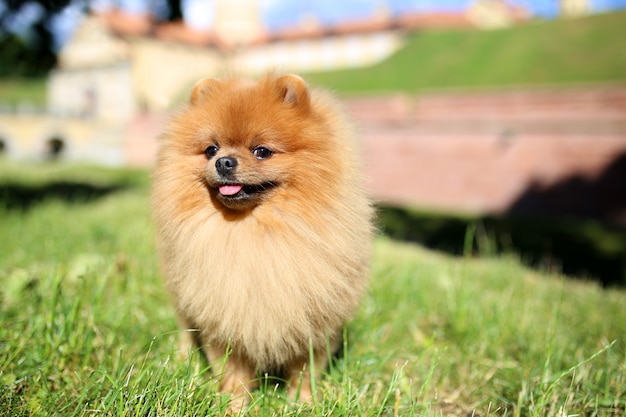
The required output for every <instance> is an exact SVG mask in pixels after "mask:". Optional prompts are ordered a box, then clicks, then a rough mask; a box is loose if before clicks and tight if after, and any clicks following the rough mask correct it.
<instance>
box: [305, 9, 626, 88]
mask: <svg viewBox="0 0 626 417" xmlns="http://www.w3.org/2000/svg"><path fill="white" fill-rule="evenodd" d="M624 27H626V12H623V11H622V12H615V13H609V14H603V15H595V16H590V17H585V18H578V19H559V20H554V21H546V22H542V21H532V22H530V23H525V24H522V25H519V26H514V27H511V28H505V29H499V30H486V31H479V30H439V31H420V32H417V33H415V34H412V35H410V36H409V37H408V38H407V44H406V46H405V47H404V48H402V49H401V50H400V51H398V52H397V53H396V54H395V55H394V56H392V57H391V58H390V59H388V60H386V61H383V62H381V63H379V64H377V65H374V66H372V67H368V68H359V69H352V70H343V71H334V72H327V73H318V74H310V75H309V76H308V77H307V78H308V79H310V80H311V81H312V82H313V83H314V84H319V85H323V86H326V87H330V88H333V89H336V90H338V91H340V92H350V93H360V92H364V91H369V92H372V91H377V92H381V91H382V92H385V91H425V90H431V89H445V88H467V87H502V86H533V85H551V86H554V85H568V84H576V83H598V82H624V81H626V54H623V53H620V52H619V51H620V50H621V46H620V39H621V38H622V37H623V36H622V35H623V28H624Z"/></svg>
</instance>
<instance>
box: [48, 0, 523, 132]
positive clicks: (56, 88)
mask: <svg viewBox="0 0 626 417" xmlns="http://www.w3.org/2000/svg"><path fill="white" fill-rule="evenodd" d="M214 4H215V8H214V10H213V11H212V19H209V20H212V22H211V25H210V26H206V25H205V26H202V25H197V24H196V25H194V24H189V23H187V21H180V22H168V23H157V22H155V21H154V20H153V18H152V16H150V15H130V14H127V13H124V12H122V11H120V10H109V11H105V12H101V13H99V14H93V15H90V16H88V17H87V18H86V19H85V20H84V21H83V23H82V24H81V26H80V28H79V29H78V30H77V31H76V33H75V35H74V37H73V38H72V39H71V40H70V41H69V42H68V43H67V44H66V45H65V47H64V48H63V49H62V50H61V51H60V55H59V67H58V69H57V70H55V71H53V73H52V74H51V76H50V90H49V98H50V108H51V109H53V111H54V112H57V113H61V114H94V115H95V116H97V117H101V118H105V119H109V118H117V119H118V120H121V121H123V120H128V119H129V118H131V117H132V116H133V114H134V113H136V112H137V111H161V110H163V109H167V108H170V107H171V106H172V105H173V104H175V103H176V102H179V101H181V100H183V99H184V98H186V97H185V96H184V92H185V91H189V89H190V88H191V86H193V84H194V83H195V82H196V81H197V80H198V79H200V78H203V77H210V76H219V75H222V74H225V73H241V74H245V75H256V74H259V73H262V72H265V71H267V70H277V71H281V72H305V73H306V72H316V71H325V70H336V69H344V68H353V67H361V66H368V65H372V64H375V63H377V62H379V61H382V60H384V59H386V58H387V57H389V56H390V55H391V54H392V53H394V52H395V51H397V50H398V49H399V48H400V47H401V46H402V45H403V37H404V35H405V33H406V32H407V31H414V30H426V29H432V28H442V27H501V26H503V25H508V24H512V23H514V22H517V21H520V20H523V19H526V18H527V17H528V14H527V13H525V12H524V10H522V9H520V8H517V7H513V6H510V5H508V4H507V3H506V2H503V1H493V0H491V1H490V0H479V1H477V2H475V4H474V5H473V6H472V7H471V8H470V9H468V10H467V11H463V12H437V13H407V14H403V15H400V16H393V15H392V13H391V12H390V10H389V8H388V7H385V5H384V3H383V5H382V6H380V7H379V8H377V9H376V11H375V12H374V13H373V14H372V15H371V16H369V17H367V18H365V19H354V20H346V21H342V22H341V23H339V24H336V25H333V26H325V25H322V24H321V23H320V22H319V21H318V20H317V18H316V17H315V16H311V15H310V16H304V17H303V19H301V22H300V24H298V25H296V26H294V27H287V28H283V29H281V30H279V31H274V32H270V31H268V30H267V28H266V27H265V26H264V25H263V23H262V20H261V16H260V12H259V7H258V4H257V1H256V0H230V1H216V2H214ZM114 96H115V98H114ZM111 100H114V101H115V102H116V103H117V104H116V106H114V107H115V108H111V106H110V105H109V102H110V101H111Z"/></svg>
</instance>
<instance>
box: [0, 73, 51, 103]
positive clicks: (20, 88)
mask: <svg viewBox="0 0 626 417" xmlns="http://www.w3.org/2000/svg"><path fill="white" fill-rule="evenodd" d="M22 104H23V105H28V106H35V107H37V108H43V107H45V106H46V79H45V78H36V79H22V78H20V79H6V78H4V79H0V105H2V106H11V107H15V106H18V105H22Z"/></svg>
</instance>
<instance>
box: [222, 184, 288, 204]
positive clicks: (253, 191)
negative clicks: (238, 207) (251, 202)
mask: <svg viewBox="0 0 626 417" xmlns="http://www.w3.org/2000/svg"><path fill="white" fill-rule="evenodd" d="M275 186H276V183H274V182H264V183H262V184H250V185H247V184H237V183H228V184H222V185H220V186H219V187H218V189H217V190H218V192H219V194H220V197H222V198H224V199H227V200H245V199H248V198H251V197H255V196H257V195H259V194H262V193H264V192H266V191H269V190H271V189H272V188H274V187H275Z"/></svg>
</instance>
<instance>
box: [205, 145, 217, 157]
mask: <svg viewBox="0 0 626 417" xmlns="http://www.w3.org/2000/svg"><path fill="white" fill-rule="evenodd" d="M218 150H219V148H218V147H217V146H215V145H209V146H207V147H206V149H205V150H204V154H205V155H206V157H207V158H209V159H211V158H212V157H214V156H215V155H216V154H217V151H218Z"/></svg>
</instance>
